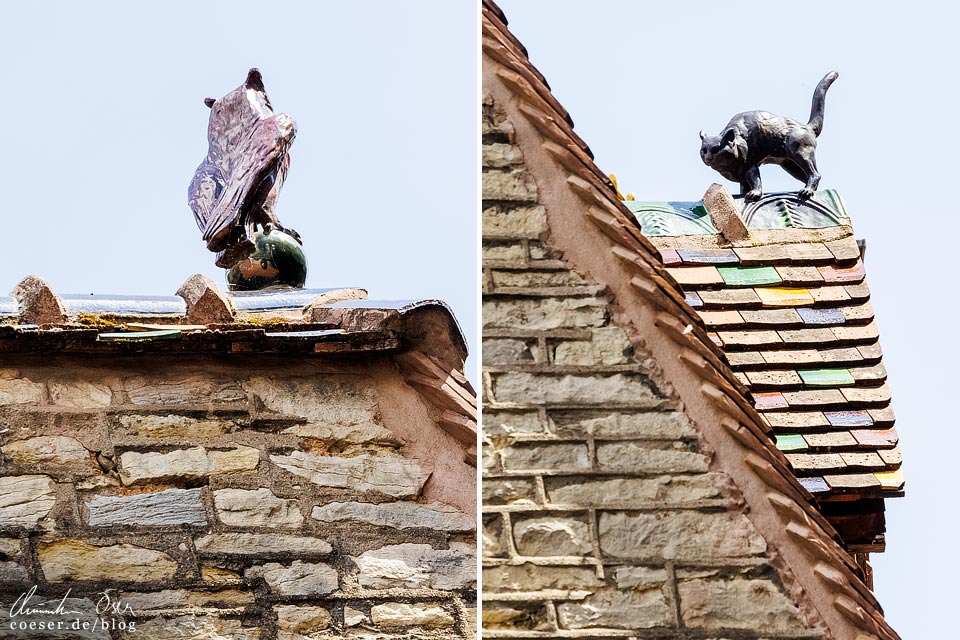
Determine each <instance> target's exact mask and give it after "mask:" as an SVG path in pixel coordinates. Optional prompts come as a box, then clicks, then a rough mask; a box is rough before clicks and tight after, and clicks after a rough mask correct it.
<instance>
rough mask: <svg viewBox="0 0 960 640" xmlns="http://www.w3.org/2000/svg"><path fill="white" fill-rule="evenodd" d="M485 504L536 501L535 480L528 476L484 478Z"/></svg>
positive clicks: (481, 488)
mask: <svg viewBox="0 0 960 640" xmlns="http://www.w3.org/2000/svg"><path fill="white" fill-rule="evenodd" d="M480 490H481V492H482V497H483V498H482V499H483V504H484V505H487V506H492V505H500V504H511V503H514V502H531V503H533V502H536V500H537V497H536V496H537V493H536V486H535V485H534V483H533V480H530V479H527V478H510V479H494V478H489V479H488V478H484V480H483V482H482V483H481V485H480Z"/></svg>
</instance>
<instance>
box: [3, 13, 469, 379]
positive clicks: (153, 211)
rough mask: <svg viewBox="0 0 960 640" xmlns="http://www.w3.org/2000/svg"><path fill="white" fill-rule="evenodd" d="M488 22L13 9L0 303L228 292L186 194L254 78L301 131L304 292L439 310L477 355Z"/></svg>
mask: <svg viewBox="0 0 960 640" xmlns="http://www.w3.org/2000/svg"><path fill="white" fill-rule="evenodd" d="M476 24H477V9H476V6H475V4H474V3H472V2H448V1H445V0H433V1H426V0H420V1H417V2H390V1H388V0H382V1H370V0H367V1H359V0H357V1H352V2H269V3H266V2H246V1H230V2H162V3H161V2H153V3H141V2H93V1H90V2H18V3H7V4H4V7H3V15H2V21H0V60H3V85H4V87H3V93H4V96H5V99H4V101H3V102H4V106H2V107H0V116H2V118H3V120H4V124H3V126H2V127H0V148H2V149H3V151H2V153H0V176H2V180H3V183H4V189H3V191H4V199H3V200H4V202H3V208H4V212H5V219H6V221H7V231H6V237H7V241H6V242H5V243H4V245H5V255H4V261H3V263H4V266H3V268H2V269H0V294H4V295H5V294H6V293H7V292H9V291H10V290H11V289H12V288H13V287H14V285H15V284H16V283H17V282H18V281H19V280H20V279H21V278H22V277H23V276H25V275H27V274H29V273H36V274H37V275H40V276H42V277H44V278H46V279H47V280H48V281H49V282H50V283H51V285H52V286H53V288H54V289H55V290H56V291H59V292H62V293H91V292H96V293H140V294H156V295H172V294H173V293H174V292H175V291H176V290H177V289H178V288H179V286H180V284H181V283H182V282H183V281H184V280H186V279H187V277H188V276H190V275H192V274H194V273H207V274H209V275H210V276H212V277H213V278H214V279H215V280H216V281H217V282H218V283H221V284H222V286H224V287H225V286H226V285H225V283H224V277H223V272H222V271H221V270H220V269H218V268H216V267H215V266H214V265H213V260H214V256H213V254H211V253H209V252H208V251H207V250H206V247H205V246H204V244H203V242H202V240H201V238H200V231H199V230H198V229H197V227H196V225H195V223H194V221H193V214H192V213H191V211H190V209H189V207H188V206H187V202H186V191H187V185H188V183H189V182H190V179H191V177H192V175H193V172H194V170H195V169H196V167H197V165H198V164H199V163H200V161H201V160H202V159H203V156H204V154H205V153H206V150H207V143H206V127H207V118H208V115H209V110H208V109H207V107H205V106H204V104H203V99H204V98H205V97H207V96H211V97H220V96H222V95H223V94H225V93H227V92H228V91H230V90H232V89H234V88H235V87H237V86H238V85H240V84H241V83H242V82H243V80H244V78H245V77H246V73H247V69H248V68H249V67H253V66H256V67H259V68H260V70H261V72H262V73H263V77H264V83H265V85H266V88H267V92H268V94H269V95H270V98H271V101H272V102H273V105H274V107H275V109H276V110H277V111H282V112H285V113H288V114H290V115H291V116H292V117H293V118H294V120H296V122H297V125H298V134H297V139H296V141H295V142H294V144H293V147H292V149H291V158H292V164H291V168H290V172H289V174H288V176H287V182H286V184H285V186H284V188H283V191H282V193H281V194H280V198H279V201H278V206H277V212H278V214H279V216H280V220H281V221H282V222H283V224H284V225H286V226H289V227H292V228H294V229H296V230H297V231H298V232H299V233H300V235H301V236H302V237H303V240H304V248H305V250H306V253H307V258H308V260H309V263H310V272H309V276H308V280H307V286H309V287H337V286H359V287H364V288H367V289H368V290H369V292H370V297H371V298H380V299H410V298H441V299H443V300H445V301H446V302H448V303H449V304H450V305H451V306H452V307H453V309H454V311H455V312H456V314H457V316H458V318H459V320H460V323H461V325H462V326H463V328H464V331H465V332H466V334H467V337H468V339H469V342H470V345H471V352H472V351H473V350H474V347H475V344H476V339H475V336H476V314H477V306H476V296H477V293H476V292H477V282H478V278H477V276H476V251H477V249H476V244H477V240H476V228H477V227H476V215H477V213H476V203H477V191H476V189H477V163H476V156H477V153H476V139H477V131H478V125H477V116H476V114H477V91H476V82H477V80H476V29H477V27H476ZM473 361H474V359H471V362H473ZM471 377H472V376H471Z"/></svg>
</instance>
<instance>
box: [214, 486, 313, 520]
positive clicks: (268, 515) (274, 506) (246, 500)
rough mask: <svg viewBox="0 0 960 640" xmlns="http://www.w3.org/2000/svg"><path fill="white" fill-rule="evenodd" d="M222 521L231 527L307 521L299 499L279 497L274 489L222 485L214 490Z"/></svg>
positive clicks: (218, 514)
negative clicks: (224, 486) (249, 488)
mask: <svg viewBox="0 0 960 640" xmlns="http://www.w3.org/2000/svg"><path fill="white" fill-rule="evenodd" d="M213 503H214V505H215V506H216V508H217V517H218V518H220V522H222V523H223V524H225V525H228V526H231V527H296V526H299V525H300V523H302V522H303V516H302V515H300V509H299V508H298V507H297V502H296V500H284V499H283V498H278V497H277V496H275V495H274V494H273V492H272V491H270V489H266V488H262V489H257V490H256V491H248V490H245V489H220V490H218V491H214V492H213Z"/></svg>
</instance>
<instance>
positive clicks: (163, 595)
mask: <svg viewBox="0 0 960 640" xmlns="http://www.w3.org/2000/svg"><path fill="white" fill-rule="evenodd" d="M121 600H122V601H123V602H125V603H127V604H129V605H130V607H131V608H132V609H133V610H134V611H136V612H137V613H141V612H158V611H167V612H170V611H176V610H178V609H179V610H185V609H194V608H197V607H203V606H210V605H211V604H213V603H218V604H221V605H229V606H234V607H235V606H247V605H251V604H253V593H252V592H250V591H241V590H239V589H220V590H217V591H212V590H211V591H206V590H204V591H188V590H186V589H164V590H162V591H151V592H144V593H138V592H130V591H124V592H122V593H121Z"/></svg>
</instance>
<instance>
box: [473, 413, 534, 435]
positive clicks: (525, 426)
mask: <svg viewBox="0 0 960 640" xmlns="http://www.w3.org/2000/svg"><path fill="white" fill-rule="evenodd" d="M483 432H484V433H485V434H486V435H488V436H495V435H501V434H504V435H507V434H512V433H542V432H543V427H542V426H541V425H540V416H539V415H537V412H536V411H525V412H514V411H496V410H492V409H491V410H487V409H484V410H483Z"/></svg>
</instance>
